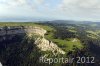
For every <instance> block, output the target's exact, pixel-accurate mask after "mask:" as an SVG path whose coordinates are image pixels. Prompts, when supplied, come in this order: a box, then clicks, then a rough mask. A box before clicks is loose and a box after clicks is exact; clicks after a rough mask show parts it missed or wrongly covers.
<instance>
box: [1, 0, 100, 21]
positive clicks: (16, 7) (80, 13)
mask: <svg viewBox="0 0 100 66" xmlns="http://www.w3.org/2000/svg"><path fill="white" fill-rule="evenodd" d="M48 20H76V21H93V22H100V0H1V1H0V22H2V21H7V22H9V21H13V22H14V21H15V22H16V21H48Z"/></svg>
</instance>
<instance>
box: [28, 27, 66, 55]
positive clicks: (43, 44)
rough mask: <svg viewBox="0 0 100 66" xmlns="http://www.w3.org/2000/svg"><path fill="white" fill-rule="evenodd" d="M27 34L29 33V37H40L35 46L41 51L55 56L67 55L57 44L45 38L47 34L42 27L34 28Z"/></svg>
mask: <svg viewBox="0 0 100 66" xmlns="http://www.w3.org/2000/svg"><path fill="white" fill-rule="evenodd" d="M27 32H28V33H29V36H31V35H32V34H35V35H39V36H38V38H36V40H35V44H36V46H37V47H38V48H39V49H40V50H41V51H51V52H52V53H53V54H58V53H60V54H65V52H64V51H63V50H62V49H60V48H59V47H58V46H57V45H56V44H55V43H53V42H52V41H49V40H47V39H46V38H44V34H45V33H46V32H47V31H46V30H44V29H42V28H40V27H33V28H31V29H28V30H27Z"/></svg>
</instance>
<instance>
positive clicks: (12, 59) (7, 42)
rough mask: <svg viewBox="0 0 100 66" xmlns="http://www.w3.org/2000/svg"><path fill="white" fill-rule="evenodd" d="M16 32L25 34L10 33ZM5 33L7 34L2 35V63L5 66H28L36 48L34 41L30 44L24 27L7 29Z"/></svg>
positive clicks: (0, 48)
mask: <svg viewBox="0 0 100 66" xmlns="http://www.w3.org/2000/svg"><path fill="white" fill-rule="evenodd" d="M15 30H21V31H23V33H20V32H18V33H16V34H11V33H8V32H9V31H12V32H14V31H15ZM0 31H1V30H0ZM4 31H5V32H6V33H5V34H4V35H0V62H1V63H2V64H3V66H28V65H27V64H28V62H29V61H28V60H30V58H29V57H30V54H31V53H32V51H33V48H34V45H33V43H34V40H33V41H30V42H29V39H28V38H27V36H26V31H25V29H24V27H21V28H14V27H13V28H11V29H8V27H6V29H4ZM30 66H31V65H30Z"/></svg>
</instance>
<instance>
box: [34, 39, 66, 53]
mask: <svg viewBox="0 0 100 66" xmlns="http://www.w3.org/2000/svg"><path fill="white" fill-rule="evenodd" d="M35 44H36V45H37V47H38V48H39V49H40V50H41V51H52V53H53V54H54V55H55V54H58V53H60V54H65V52H64V51H63V50H62V49H60V48H59V47H58V46H57V45H56V44H54V43H53V42H52V41H48V40H47V39H45V38H37V40H36V41H35Z"/></svg>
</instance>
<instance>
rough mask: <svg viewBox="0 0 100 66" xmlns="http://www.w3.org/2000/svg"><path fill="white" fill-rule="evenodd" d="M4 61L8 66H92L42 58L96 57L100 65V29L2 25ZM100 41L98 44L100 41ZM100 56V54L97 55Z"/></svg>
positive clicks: (1, 56)
mask: <svg viewBox="0 0 100 66" xmlns="http://www.w3.org/2000/svg"><path fill="white" fill-rule="evenodd" d="M0 26H1V27H0V62H1V63H2V64H3V65H4V66H40V65H42V66H79V65H84V66H91V65H92V64H91V63H90V64H86V63H80V64H77V61H74V62H73V63H70V64H69V63H51V64H49V63H40V62H39V58H41V57H43V58H44V59H45V58H47V59H48V60H50V59H49V58H58V59H59V58H61V57H63V58H75V60H77V59H76V57H92V56H94V57H95V58H96V59H95V60H96V61H95V64H94V65H93V66H98V62H99V59H97V58H99V54H100V53H99V52H95V51H96V50H98V49H99V47H97V46H100V44H98V42H99V39H100V37H99V36H100V32H99V30H100V29H99V27H98V26H97V25H95V26H91V24H88V25H87V24H77V25H76V24H63V23H62V24H59V23H6V24H5V23H0ZM97 41H98V42H97ZM97 54H98V55H97Z"/></svg>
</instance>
